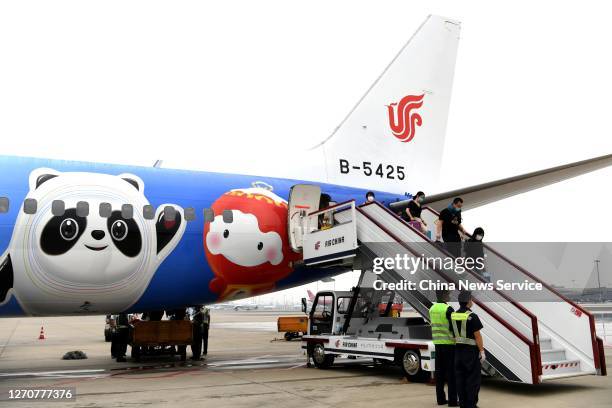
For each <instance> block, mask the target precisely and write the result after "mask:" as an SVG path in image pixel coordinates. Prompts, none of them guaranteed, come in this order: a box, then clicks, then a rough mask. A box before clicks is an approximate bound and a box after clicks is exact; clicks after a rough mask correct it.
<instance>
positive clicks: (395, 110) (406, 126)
mask: <svg viewBox="0 0 612 408" xmlns="http://www.w3.org/2000/svg"><path fill="white" fill-rule="evenodd" d="M424 97H425V94H422V95H406V96H404V97H403V98H402V99H401V100H400V101H399V103H397V102H396V103H392V104H391V105H387V110H388V112H389V126H390V127H391V131H392V132H393V136H395V137H397V138H398V139H399V140H400V141H402V142H404V143H407V142H409V141H411V140H412V139H413V138H414V135H415V133H416V128H417V126H421V124H422V123H423V118H421V115H419V113H418V112H415V111H416V110H417V109H419V108H420V107H421V106H423V98H424Z"/></svg>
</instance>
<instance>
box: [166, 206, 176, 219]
mask: <svg viewBox="0 0 612 408" xmlns="http://www.w3.org/2000/svg"><path fill="white" fill-rule="evenodd" d="M175 218H176V210H175V209H174V207H172V206H169V205H167V206H165V207H164V221H174V219H175Z"/></svg>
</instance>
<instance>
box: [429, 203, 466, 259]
mask: <svg viewBox="0 0 612 408" xmlns="http://www.w3.org/2000/svg"><path fill="white" fill-rule="evenodd" d="M462 207H463V199H462V198H461V197H457V198H455V199H454V200H453V202H452V203H450V204H449V205H448V207H446V208H445V209H443V210H442V211H440V216H439V218H438V222H437V224H436V242H439V241H440V238H442V239H443V240H444V247H445V248H446V250H447V251H448V252H450V253H451V255H453V256H454V257H459V256H461V235H459V233H460V232H461V233H462V234H465V233H466V232H465V229H464V228H463V225H461V208H462Z"/></svg>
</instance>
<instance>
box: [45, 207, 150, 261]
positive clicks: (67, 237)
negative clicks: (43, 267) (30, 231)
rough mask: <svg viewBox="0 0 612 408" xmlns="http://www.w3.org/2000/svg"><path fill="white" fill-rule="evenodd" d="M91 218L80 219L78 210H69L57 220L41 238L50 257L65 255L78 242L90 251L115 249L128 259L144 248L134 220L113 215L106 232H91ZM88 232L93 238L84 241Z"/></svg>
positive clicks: (52, 220) (51, 222) (101, 230)
mask: <svg viewBox="0 0 612 408" xmlns="http://www.w3.org/2000/svg"><path fill="white" fill-rule="evenodd" d="M87 218H88V217H79V216H77V212H76V208H69V209H67V210H66V211H65V213H64V214H63V215H61V216H60V215H57V216H53V217H52V218H51V219H50V220H49V221H48V222H47V224H46V225H45V226H44V228H43V230H42V234H41V236H40V248H41V249H42V251H43V252H44V253H45V254H47V255H62V254H65V253H66V252H68V251H70V250H72V249H73V248H74V246H75V244H77V243H78V242H82V244H83V246H84V247H85V248H86V249H88V250H90V251H94V252H98V251H104V250H107V249H108V248H109V246H110V245H114V247H115V248H116V249H117V250H119V251H120V252H121V253H123V254H124V255H125V256H127V257H130V258H133V257H135V256H138V254H139V253H140V250H141V248H142V236H141V232H140V228H139V227H138V223H137V222H136V221H134V219H132V218H129V219H126V218H123V217H122V215H121V211H113V212H112V214H111V216H110V217H109V218H108V220H107V222H106V226H105V228H104V229H94V230H92V229H89V230H88V228H87ZM86 231H88V232H89V235H90V236H89V237H85V238H86V239H83V240H82V241H80V238H81V237H82V236H83V233H85V232H86ZM107 236H108V237H110V242H111V244H108V241H109V240H105V238H106V237H107ZM111 250H112V248H111Z"/></svg>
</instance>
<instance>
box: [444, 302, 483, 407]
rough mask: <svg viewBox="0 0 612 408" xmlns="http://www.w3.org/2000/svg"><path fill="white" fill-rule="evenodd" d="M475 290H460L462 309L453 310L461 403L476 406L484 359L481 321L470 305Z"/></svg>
mask: <svg viewBox="0 0 612 408" xmlns="http://www.w3.org/2000/svg"><path fill="white" fill-rule="evenodd" d="M472 305H473V303H472V294H471V292H469V291H462V292H461V293H459V306H460V307H459V310H458V311H456V312H453V313H452V314H451V323H452V327H453V333H454V335H455V380H456V383H457V393H458V395H459V404H460V406H461V407H462V408H475V407H476V404H477V403H478V392H479V391H480V369H481V366H480V363H481V361H483V360H484V359H485V352H484V345H483V342H482V336H481V335H480V330H481V329H482V323H481V322H480V319H479V318H478V316H477V315H476V313H474V312H472V311H471V310H470V308H471V307H472Z"/></svg>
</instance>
